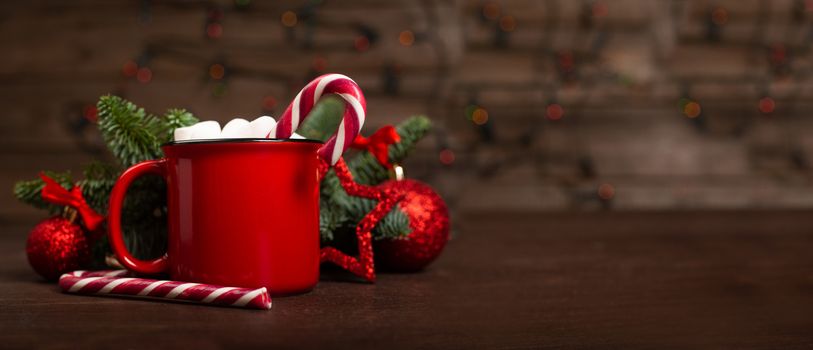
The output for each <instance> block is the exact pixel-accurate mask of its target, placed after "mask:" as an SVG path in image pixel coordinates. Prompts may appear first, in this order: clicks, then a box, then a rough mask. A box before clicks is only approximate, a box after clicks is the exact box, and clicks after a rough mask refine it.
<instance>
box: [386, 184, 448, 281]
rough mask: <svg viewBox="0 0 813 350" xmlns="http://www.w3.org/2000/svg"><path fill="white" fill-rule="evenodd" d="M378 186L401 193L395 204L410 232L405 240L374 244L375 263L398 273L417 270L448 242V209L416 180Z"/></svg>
mask: <svg viewBox="0 0 813 350" xmlns="http://www.w3.org/2000/svg"><path fill="white" fill-rule="evenodd" d="M380 186H382V187H388V188H390V189H392V190H393V191H394V192H401V193H404V196H403V198H402V199H401V200H400V201H399V202H398V203H397V204H396V210H401V211H402V212H403V213H404V214H406V216H407V218H409V227H410V228H411V229H412V232H411V233H410V234H409V235H407V236H406V237H402V238H395V239H383V240H378V241H375V243H373V251H374V252H375V261H376V264H380V265H381V266H383V267H384V268H385V269H388V270H392V271H401V272H413V271H418V270H421V269H423V268H424V267H426V266H427V265H429V263H431V262H432V261H433V260H435V258H437V257H438V255H440V252H441V251H442V250H443V247H444V246H446V242H447V241H449V210H448V209H447V208H446V203H444V202H443V199H442V198H440V196H439V195H438V194H437V193H435V191H434V190H432V188H431V187H429V186H428V185H426V184H424V183H422V182H419V181H415V180H409V179H406V180H401V181H387V182H384V183H382V184H381V185H380Z"/></svg>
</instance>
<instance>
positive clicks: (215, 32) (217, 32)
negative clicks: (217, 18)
mask: <svg viewBox="0 0 813 350" xmlns="http://www.w3.org/2000/svg"><path fill="white" fill-rule="evenodd" d="M206 36H208V37H209V38H212V39H217V38H220V37H221V36H223V25H222V24H220V23H209V24H208V25H207V26H206Z"/></svg>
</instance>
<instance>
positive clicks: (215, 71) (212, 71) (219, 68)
mask: <svg viewBox="0 0 813 350" xmlns="http://www.w3.org/2000/svg"><path fill="white" fill-rule="evenodd" d="M225 75H226V67H223V65H222V64H220V63H215V64H213V65H211V66H209V76H210V77H212V79H214V80H220V79H223V77H224V76H225Z"/></svg>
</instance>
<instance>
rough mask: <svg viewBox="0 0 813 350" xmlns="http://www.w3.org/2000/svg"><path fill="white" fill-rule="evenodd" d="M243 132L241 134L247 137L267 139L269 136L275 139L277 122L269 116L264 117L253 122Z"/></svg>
mask: <svg viewBox="0 0 813 350" xmlns="http://www.w3.org/2000/svg"><path fill="white" fill-rule="evenodd" d="M243 130H244V131H241V133H243V134H244V135H246V136H245V137H251V138H266V137H267V136H268V135H269V134H271V137H274V133H275V132H276V131H277V121H276V120H274V118H271V117H269V116H262V117H259V118H257V119H254V120H252V121H251V123H248V125H247V126H245V127H244V129H243Z"/></svg>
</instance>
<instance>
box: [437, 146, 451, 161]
mask: <svg viewBox="0 0 813 350" xmlns="http://www.w3.org/2000/svg"><path fill="white" fill-rule="evenodd" d="M438 159H439V160H440V162H441V163H443V164H444V165H451V164H452V163H454V160H455V156H454V152H452V150H450V149H448V148H447V149H444V150H442V151H440V154H439V155H438Z"/></svg>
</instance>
